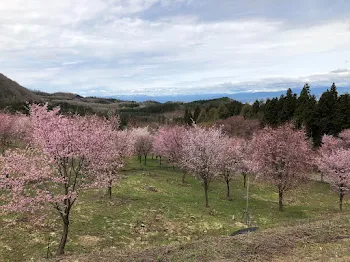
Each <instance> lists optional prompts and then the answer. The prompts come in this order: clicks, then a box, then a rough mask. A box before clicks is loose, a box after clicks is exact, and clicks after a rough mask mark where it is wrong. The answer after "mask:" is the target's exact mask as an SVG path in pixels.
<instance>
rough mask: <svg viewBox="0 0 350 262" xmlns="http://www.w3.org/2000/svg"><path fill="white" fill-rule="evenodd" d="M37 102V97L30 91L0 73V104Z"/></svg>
mask: <svg viewBox="0 0 350 262" xmlns="http://www.w3.org/2000/svg"><path fill="white" fill-rule="evenodd" d="M38 100H39V97H38V96H37V95H35V94H34V93H33V92H32V91H30V90H28V89H26V88H24V87H23V86H21V85H19V84H18V83H17V82H15V81H13V80H11V79H9V78H7V77H6V76H5V75H3V74H1V73H0V103H1V104H2V105H7V104H11V103H20V102H25V101H38Z"/></svg>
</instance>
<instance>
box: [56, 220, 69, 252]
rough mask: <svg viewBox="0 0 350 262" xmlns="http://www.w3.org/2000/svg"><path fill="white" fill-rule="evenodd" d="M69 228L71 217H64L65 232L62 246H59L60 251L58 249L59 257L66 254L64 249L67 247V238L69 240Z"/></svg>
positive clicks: (62, 237) (63, 232)
mask: <svg viewBox="0 0 350 262" xmlns="http://www.w3.org/2000/svg"><path fill="white" fill-rule="evenodd" d="M68 228H69V215H64V216H63V231H62V236H61V241H60V245H59V246H58V249H57V255H62V254H64V248H65V246H66V243H67V238H68Z"/></svg>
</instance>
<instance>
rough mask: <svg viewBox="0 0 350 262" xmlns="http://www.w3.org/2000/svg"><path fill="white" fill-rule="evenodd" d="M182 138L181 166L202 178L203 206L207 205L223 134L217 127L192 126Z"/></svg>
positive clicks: (217, 171) (216, 173) (217, 165)
mask: <svg viewBox="0 0 350 262" xmlns="http://www.w3.org/2000/svg"><path fill="white" fill-rule="evenodd" d="M186 133H187V134H186V139H184V140H183V147H182V154H183V156H184V157H183V158H182V159H181V166H182V167H183V168H185V169H186V170H188V171H189V172H190V173H191V174H193V175H194V176H196V177H197V178H199V179H201V180H202V183H203V188H204V193H205V206H206V207H209V201H208V189H209V184H210V182H211V181H212V179H213V178H214V177H216V176H217V175H218V173H219V172H220V167H221V163H222V161H223V160H222V159H221V157H222V154H221V150H222V148H223V147H224V144H225V141H226V140H225V137H226V136H225V135H224V134H223V133H222V132H221V130H220V129H217V128H209V129H205V128H202V127H194V128H192V129H190V130H188V131H187V132H186Z"/></svg>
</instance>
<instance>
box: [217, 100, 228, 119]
mask: <svg viewBox="0 0 350 262" xmlns="http://www.w3.org/2000/svg"><path fill="white" fill-rule="evenodd" d="M218 113H219V118H220V119H225V118H228V117H229V112H228V110H227V107H226V106H225V104H224V103H221V104H220V105H219V107H218Z"/></svg>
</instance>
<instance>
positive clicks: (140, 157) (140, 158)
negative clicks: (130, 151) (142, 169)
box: [139, 156, 142, 164]
mask: <svg viewBox="0 0 350 262" xmlns="http://www.w3.org/2000/svg"><path fill="white" fill-rule="evenodd" d="M139 160H140V164H141V163H142V156H139Z"/></svg>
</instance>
